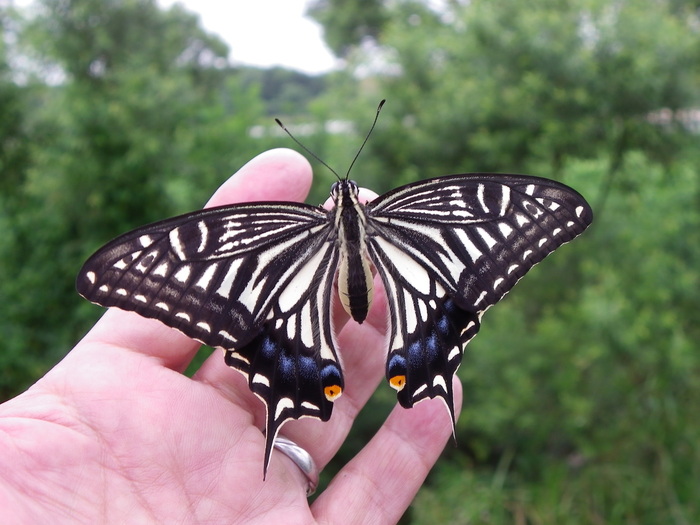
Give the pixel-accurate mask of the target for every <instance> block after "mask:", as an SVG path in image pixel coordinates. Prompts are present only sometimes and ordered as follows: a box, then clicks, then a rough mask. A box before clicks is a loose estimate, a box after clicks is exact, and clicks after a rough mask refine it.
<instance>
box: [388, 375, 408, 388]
mask: <svg viewBox="0 0 700 525" xmlns="http://www.w3.org/2000/svg"><path fill="white" fill-rule="evenodd" d="M389 384H390V385H391V388H393V389H394V390H396V391H397V392H401V390H403V387H405V386H406V376H394V377H392V378H391V379H389Z"/></svg>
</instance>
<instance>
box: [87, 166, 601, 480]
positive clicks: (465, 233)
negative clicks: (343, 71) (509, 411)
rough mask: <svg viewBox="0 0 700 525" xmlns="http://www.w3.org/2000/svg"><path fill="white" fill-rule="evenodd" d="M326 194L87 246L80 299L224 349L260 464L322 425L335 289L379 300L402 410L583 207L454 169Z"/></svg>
mask: <svg viewBox="0 0 700 525" xmlns="http://www.w3.org/2000/svg"><path fill="white" fill-rule="evenodd" d="M358 195H359V193H358V187H357V185H356V184H355V183H354V182H352V181H349V180H345V179H341V180H339V181H338V182H337V183H335V184H334V185H333V188H332V191H331V196H332V198H333V201H334V204H335V206H334V208H333V209H331V210H330V211H328V210H324V209H322V208H319V207H314V206H309V205H306V204H298V203H279V202H264V203H250V204H239V205H232V206H223V207H219V208H211V209H207V210H202V211H198V212H194V213H190V214H186V215H182V216H180V217H175V218H172V219H167V220H165V221H161V222H159V223H155V224H152V225H149V226H145V227H143V228H139V229H137V230H134V231H133V232H130V233H127V234H125V235H122V236H121V237H119V238H117V239H115V240H114V241H112V242H110V243H108V244H107V245H106V246H104V247H103V248H101V249H100V250H98V252H97V253H95V254H94V255H93V256H92V257H91V258H90V259H89V260H88V261H87V262H86V263H85V265H84V267H83V269H82V270H81V272H80V274H79V275H78V279H77V288H78V291H79V292H80V293H81V294H82V295H83V296H84V297H86V298H88V299H89V300H91V301H93V302H96V303H98V304H101V305H103V306H116V307H119V308H122V309H124V310H130V311H136V312H138V313H139V314H141V315H143V316H145V317H151V318H155V319H159V320H160V321H162V322H163V323H165V324H166V325H168V326H171V327H173V328H176V329H178V330H180V331H182V332H183V333H185V334H186V335H188V336H190V337H192V338H194V339H196V340H198V341H201V342H203V343H205V344H208V345H210V346H215V347H220V348H223V349H224V353H225V361H226V363H227V364H228V365H229V366H231V367H233V368H235V369H237V370H238V371H240V372H242V373H243V374H244V375H245V376H246V377H247V378H248V384H249V387H250V389H251V390H252V391H253V392H254V393H255V394H256V395H257V396H258V397H259V398H260V399H261V400H262V401H263V402H264V403H265V406H266V409H267V421H266V429H265V430H266V446H265V460H264V468H265V469H266V468H267V464H268V462H269V458H270V453H271V450H272V446H273V444H274V440H275V437H276V436H277V433H278V431H279V429H280V427H281V425H282V424H283V423H284V422H285V421H287V420H289V419H298V418H301V417H313V418H317V419H320V420H323V421H327V420H328V419H329V418H330V416H331V412H332V407H333V402H334V400H335V399H337V397H338V396H339V395H341V394H342V391H343V388H344V378H343V372H342V366H341V362H340V360H339V357H338V351H337V348H338V344H337V342H336V339H335V335H334V330H333V319H332V318H331V311H332V308H331V300H332V297H333V293H334V283H335V282H337V289H338V294H339V296H340V301H341V303H342V304H343V307H344V308H345V309H346V311H347V312H348V313H349V314H350V316H351V317H352V318H353V319H354V320H355V321H357V322H360V323H361V322H363V321H364V320H365V319H366V317H367V314H368V311H369V308H370V306H371V303H372V295H373V270H374V271H376V272H377V273H378V274H379V276H380V278H381V280H382V282H383V284H384V289H385V291H386V295H387V302H388V305H389V320H388V321H389V322H388V327H389V329H388V331H389V333H388V348H387V349H386V352H387V360H386V377H387V380H388V381H389V383H390V385H391V386H392V387H393V388H395V389H396V390H397V392H398V400H399V403H400V404H401V405H402V406H404V407H407V408H409V407H412V406H413V405H414V404H416V403H418V402H420V401H421V400H423V399H428V398H435V397H437V398H440V399H442V400H443V401H444V402H445V404H446V406H447V408H448V410H449V413H450V416H451V419H452V422H453V425H454V421H455V414H454V403H453V399H452V397H453V393H452V379H453V376H454V374H455V373H456V371H457V368H458V367H459V365H460V363H461V360H462V355H463V348H464V345H465V344H466V343H467V342H469V341H470V340H471V338H472V337H474V335H476V333H477V332H478V330H479V327H480V324H481V317H482V315H483V313H484V312H485V311H486V310H487V309H488V308H489V307H490V306H492V305H493V304H495V303H496V302H497V301H499V300H500V299H501V298H502V297H503V296H504V295H505V294H506V293H507V292H508V291H509V290H510V289H511V288H512V287H513V286H514V285H515V283H516V282H517V281H518V280H519V279H520V278H521V277H522V276H523V275H524V274H525V273H526V272H527V271H528V270H529V269H530V268H531V267H532V266H533V265H535V264H536V263H538V262H539V261H541V260H542V259H543V258H544V257H546V256H547V255H548V254H549V253H551V252H552V251H553V250H555V249H556V248H557V247H559V246H561V245H562V244H564V243H566V242H568V241H570V240H572V239H573V238H574V237H576V236H577V235H579V234H580V233H582V232H583V231H584V230H585V229H586V228H587V227H588V225H589V224H590V223H591V221H592V212H591V209H590V207H589V206H588V204H587V203H586V201H585V200H584V199H583V197H581V196H580V195H579V194H578V193H577V192H575V191H574V190H572V189H571V188H568V187H567V186H564V185H563V184H560V183H557V182H554V181H550V180H547V179H541V178H536V177H529V176H524V175H501V174H498V175H496V174H478V173H477V174H462V175H451V176H445V177H438V178H435V179H430V180H426V181H421V182H416V183H414V184H409V185H407V186H403V187H400V188H397V189H395V190H393V191H390V192H388V193H386V194H384V195H382V196H380V197H378V198H376V199H375V200H373V201H372V202H369V203H362V202H360V200H359V197H358Z"/></svg>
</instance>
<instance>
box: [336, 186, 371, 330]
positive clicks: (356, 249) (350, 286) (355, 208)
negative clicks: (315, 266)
mask: <svg viewBox="0 0 700 525" xmlns="http://www.w3.org/2000/svg"><path fill="white" fill-rule="evenodd" d="M358 195H359V188H358V186H357V184H356V183H355V182H354V181H349V180H341V181H339V182H337V183H335V184H334V185H333V188H332V189H331V197H332V198H333V202H334V203H335V208H334V209H333V212H332V213H334V214H335V215H334V223H335V225H336V231H337V235H338V236H337V241H336V242H337V243H338V249H339V254H340V258H339V263H338V293H339V295H340V302H341V303H342V305H343V308H345V311H346V312H348V314H350V316H351V317H352V318H353V319H354V320H355V321H357V322H358V323H362V322H363V321H364V320H365V318H366V317H367V312H368V310H369V307H370V305H371V304H372V296H373V277H372V269H371V266H370V262H369V256H368V252H367V235H366V225H367V216H366V214H365V209H366V208H365V206H364V205H363V204H361V203H360V200H359V197H358Z"/></svg>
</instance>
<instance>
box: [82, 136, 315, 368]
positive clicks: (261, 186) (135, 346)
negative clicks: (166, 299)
mask: <svg viewBox="0 0 700 525" xmlns="http://www.w3.org/2000/svg"><path fill="white" fill-rule="evenodd" d="M311 179H312V173H311V166H310V165H309V163H308V161H307V160H306V159H305V158H304V157H303V156H301V155H300V154H298V153H296V152H294V151H292V150H288V149H275V150H271V151H267V152H265V153H262V154H260V155H258V156H257V157H255V158H254V159H253V160H251V161H250V162H248V163H247V164H246V165H245V166H243V167H242V168H241V169H240V170H239V171H238V172H237V173H236V174H235V175H233V176H232V177H231V178H229V179H228V180H227V181H226V182H225V183H224V184H223V185H222V186H221V187H220V188H219V189H218V190H217V191H216V193H215V194H214V196H213V197H212V198H211V199H210V201H209V203H208V204H207V206H208V207H211V206H218V205H223V204H233V203H240V202H250V201H252V200H268V201H270V200H281V199H284V200H292V199H294V200H303V199H304V198H305V197H306V194H307V193H308V191H309V188H310V187H311ZM83 342H91V343H98V344H109V345H118V346H121V347H125V348H129V349H131V350H134V351H137V352H140V353H142V354H146V355H150V356H153V357H156V358H158V359H160V360H161V362H162V364H163V365H164V366H167V367H169V368H173V369H176V370H184V369H185V368H186V367H187V365H188V364H189V362H190V361H191V360H192V357H193V356H194V354H195V353H196V352H197V349H198V348H199V346H200V345H199V343H197V342H195V341H193V340H191V339H190V338H189V337H187V336H185V335H184V334H182V333H180V332H178V331H176V330H174V329H172V328H169V327H167V326H165V325H163V324H161V323H160V322H158V321H155V320H152V319H145V318H143V317H141V316H139V315H137V314H134V313H132V312H124V311H121V310H118V309H115V308H112V309H110V310H109V311H108V312H106V313H105V315H104V316H103V317H102V319H100V321H99V322H98V323H97V324H96V325H95V326H94V328H93V329H92V330H91V331H90V332H89V333H88V334H87V335H86V336H85V338H84V339H83Z"/></svg>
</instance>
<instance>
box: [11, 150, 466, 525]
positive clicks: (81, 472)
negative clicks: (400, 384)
mask: <svg viewBox="0 0 700 525" xmlns="http://www.w3.org/2000/svg"><path fill="white" fill-rule="evenodd" d="M310 184H311V168H310V166H309V164H308V163H307V162H306V160H305V159H304V158H303V157H301V156H300V155H298V154H296V153H294V152H292V151H289V150H273V151H270V152H267V153H264V154H262V155H260V156H258V157H256V158H255V159H253V160H252V161H251V162H250V163H248V164H247V165H246V166H244V167H243V168H242V169H241V170H240V171H239V172H238V173H237V174H236V175H235V176H234V177H232V178H230V179H229V180H228V181H227V182H226V183H225V184H224V185H223V186H222V187H221V188H220V189H219V190H218V191H217V192H216V194H215V195H214V197H213V198H212V200H211V201H210V203H209V205H210V206H214V205H221V204H229V203H234V202H245V201H255V200H297V201H299V200H303V199H304V198H305V196H306V194H307V192H308V189H309V187H310ZM377 287H378V288H380V287H381V285H380V283H377ZM334 314H335V315H334V317H335V319H336V328H337V330H338V341H339V346H340V351H341V353H342V357H343V368H344V374H345V379H346V389H345V392H344V395H343V396H342V397H341V398H340V399H339V400H338V401H337V402H336V403H335V410H334V412H333V417H332V418H331V420H330V421H329V422H327V423H322V422H319V421H315V420H308V419H305V420H302V421H292V422H290V423H288V424H287V425H285V426H284V428H283V429H282V434H284V435H285V436H286V437H288V438H290V439H292V440H293V441H294V442H296V443H298V444H299V445H300V446H301V447H303V448H304V449H305V450H307V451H308V452H309V453H310V454H311V456H312V457H313V458H314V459H315V461H316V463H317V465H318V466H319V467H320V468H322V467H323V466H324V465H325V464H326V463H327V462H328V461H329V460H330V459H331V458H332V457H333V455H334V454H335V453H336V452H337V450H338V449H339V448H340V446H341V444H342V442H343V441H344V439H345V437H346V436H347V433H348V431H349V429H350V426H351V425H352V423H353V421H354V419H355V417H356V415H357V413H358V412H359V410H360V409H361V408H362V406H364V404H365V403H366V401H367V399H368V398H369V397H370V395H371V393H372V392H373V391H374V389H375V388H376V386H377V384H378V383H379V382H380V380H381V378H382V376H383V372H384V360H385V358H386V348H385V345H386V336H385V329H386V303H385V301H384V299H383V297H382V294H381V293H378V294H377V297H376V300H375V303H374V304H373V306H372V309H371V310H370V313H369V316H368V318H367V321H366V322H365V323H363V324H362V325H358V324H356V323H354V322H353V321H350V322H347V323H346V321H347V316H345V315H344V314H343V311H342V308H337V309H336V311H335V312H334ZM345 323H346V324H345ZM343 325H344V326H343ZM341 327H342V328H341ZM198 348H199V344H198V343H196V342H194V341H192V340H191V339H189V338H187V337H186V336H184V335H183V334H181V333H179V332H177V331H175V330H172V329H170V328H167V327H166V326H164V325H162V324H160V323H159V322H157V321H153V320H149V319H144V318H141V317H139V316H138V315H136V314H133V313H128V312H123V311H120V310H116V309H112V310H109V311H107V312H106V314H105V315H104V316H103V318H102V319H101V320H100V321H99V322H98V323H97V324H96V325H95V327H94V328H93V329H92V330H91V331H90V332H89V333H88V334H87V335H86V337H85V338H84V339H83V340H82V341H81V342H80V343H79V344H78V345H77V346H76V347H75V348H74V349H73V350H72V351H71V352H70V353H69V354H68V355H67V357H66V358H65V359H64V360H63V361H62V362H60V363H59V364H58V365H57V366H56V367H55V368H54V369H53V370H51V371H50V372H49V373H48V374H47V375H46V376H45V377H43V378H42V379H41V380H39V381H38V382H37V383H36V384H35V385H34V386H33V387H32V388H30V389H29V390H28V391H27V392H25V393H23V394H22V395H20V396H18V397H17V398H15V399H13V400H11V401H8V402H7V403H5V404H4V405H2V406H0V431H1V433H0V440H1V441H0V446H1V447H2V452H1V453H0V469H1V472H2V473H3V474H2V480H1V481H0V506H1V507H2V509H3V514H4V516H5V517H4V520H6V522H7V523H61V522H63V523H80V522H82V523H207V524H214V523H248V522H256V523H312V522H315V521H319V522H328V523H393V522H396V521H397V520H398V519H399V518H400V517H401V515H402V514H403V512H404V511H405V510H406V508H407V507H408V505H409V504H410V502H411V500H412V499H413V497H414V495H415V493H416V492H417V491H418V489H419V488H420V486H421V484H422V482H423V480H424V479H425V476H426V475H427V473H428V471H429V470H430V468H431V467H432V465H433V464H434V462H435V461H436V459H437V457H438V455H439V454H440V452H441V450H442V448H443V447H444V445H445V442H446V441H447V439H448V438H449V436H450V432H451V428H450V422H449V417H448V415H447V412H446V411H445V408H444V406H443V404H442V403H441V402H440V401H435V400H431V401H426V402H424V403H421V404H419V405H417V406H416V407H415V408H413V409H412V410H404V409H402V408H400V407H397V408H395V410H394V411H393V412H392V414H391V415H390V417H389V418H388V419H387V421H386V422H385V424H384V425H383V426H382V427H381V429H380V430H379V431H378V433H377V435H376V436H375V437H374V439H373V440H372V441H371V442H370V443H368V444H367V445H366V446H365V448H364V449H363V450H362V451H361V452H360V453H359V454H358V455H357V457H355V458H354V459H353V461H351V462H350V463H349V464H348V465H346V466H345V467H344V468H343V469H342V470H341V471H340V473H339V474H338V475H337V476H336V477H335V478H334V479H333V481H332V482H331V484H330V485H329V486H328V487H327V489H326V490H325V491H324V492H323V493H322V494H320V495H319V497H318V498H317V499H316V501H315V502H314V503H313V504H312V505H309V504H308V502H307V499H306V494H305V489H306V479H305V477H304V475H303V474H302V472H301V471H300V470H299V468H298V467H297V466H296V465H295V464H294V463H293V462H292V461H291V460H290V459H289V458H287V457H286V456H285V455H284V454H282V453H280V452H278V451H273V454H272V458H271V461H270V466H269V469H268V472H267V479H266V480H265V481H263V476H262V473H263V450H264V436H263V435H262V433H261V432H260V428H262V426H263V424H262V422H263V421H264V407H263V405H262V403H261V402H260V401H259V400H258V399H257V398H256V397H255V396H254V395H253V394H251V392H250V391H249V389H248V385H247V382H246V380H245V378H244V377H243V376H242V375H241V374H239V373H237V372H235V371H233V370H231V369H230V368H228V367H227V366H226V365H225V364H224V361H223V357H222V355H221V354H220V353H219V352H216V353H214V354H213V355H212V356H211V357H210V358H209V359H208V360H207V361H206V362H205V363H204V365H203V366H202V367H201V368H200V370H199V371H198V372H197V373H196V374H195V376H194V377H193V378H188V377H185V376H184V375H182V371H183V370H184V369H185V368H186V367H187V365H188V364H189V362H190V361H191V360H192V358H193V356H194V355H195V353H196V352H197V349H198ZM455 397H456V405H457V406H456V409H457V410H456V411H457V413H459V407H460V404H461V390H460V389H459V384H458V382H456V383H455Z"/></svg>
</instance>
